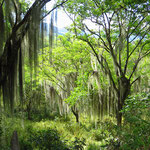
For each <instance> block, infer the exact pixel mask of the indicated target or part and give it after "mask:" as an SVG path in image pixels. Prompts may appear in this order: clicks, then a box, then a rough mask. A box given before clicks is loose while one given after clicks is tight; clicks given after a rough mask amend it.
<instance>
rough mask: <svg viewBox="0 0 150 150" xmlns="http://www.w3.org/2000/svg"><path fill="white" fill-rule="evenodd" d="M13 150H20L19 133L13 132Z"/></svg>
mask: <svg viewBox="0 0 150 150" xmlns="http://www.w3.org/2000/svg"><path fill="white" fill-rule="evenodd" d="M11 150H20V147H19V141H18V135H17V131H14V132H13V135H12V138H11Z"/></svg>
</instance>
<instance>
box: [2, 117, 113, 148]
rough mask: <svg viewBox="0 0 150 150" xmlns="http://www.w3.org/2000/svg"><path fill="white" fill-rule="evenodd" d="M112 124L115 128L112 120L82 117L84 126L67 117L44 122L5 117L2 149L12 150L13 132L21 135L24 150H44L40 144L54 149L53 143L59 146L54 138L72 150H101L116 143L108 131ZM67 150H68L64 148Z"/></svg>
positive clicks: (19, 137)
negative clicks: (108, 143) (94, 120)
mask: <svg viewBox="0 0 150 150" xmlns="http://www.w3.org/2000/svg"><path fill="white" fill-rule="evenodd" d="M110 124H111V126H112V125H115V124H114V123H113V120H112V119H111V118H106V119H104V121H103V122H100V121H99V122H92V121H90V120H89V119H87V118H86V117H81V118H80V123H76V122H75V118H74V117H73V116H72V115H70V116H67V117H65V116H63V117H60V116H59V117H56V116H55V117H53V118H51V119H42V120H40V121H39V120H38V121H37V120H32V121H31V120H27V119H21V118H20V117H13V118H11V117H10V118H9V117H4V116H3V119H2V121H1V131H2V133H1V144H2V145H3V146H2V147H3V148H2V149H5V150H6V149H9V147H10V141H11V137H12V134H13V131H17V133H18V139H19V143H20V147H21V149H28V150H30V149H40V148H39V147H38V146H37V145H38V144H41V145H42V144H43V145H44V146H45V148H47V147H48V146H50V144H49V143H50V142H52V143H51V144H54V145H55V144H56V143H55V141H52V136H54V137H55V138H56V141H61V142H62V143H63V144H64V145H69V149H76V150H79V149H81V150H82V149H85V150H99V149H100V147H101V149H105V148H104V147H105V146H106V145H107V142H109V141H110V140H111V139H112V137H111V134H110V133H109V131H108V130H106V128H107V129H108V126H109V127H110ZM106 126H107V127H106ZM110 128H113V127H110ZM56 132H57V133H56ZM48 138H50V140H51V141H50V140H48ZM45 139H46V140H47V141H45ZM62 143H61V146H62ZM59 144H60V143H59ZM46 145H47V147H46ZM36 146H37V147H38V148H37V147H36ZM61 146H59V147H61ZM62 147H63V146H62ZM70 147H71V148H70ZM43 149H44V148H43ZM58 149H59V148H58ZM60 149H61V148H60ZM52 150H57V148H56V147H54V148H53V149H52ZM62 150H63V148H62ZM64 150H67V149H65V148H64Z"/></svg>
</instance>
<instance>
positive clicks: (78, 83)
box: [39, 33, 92, 122]
mask: <svg viewBox="0 0 150 150" xmlns="http://www.w3.org/2000/svg"><path fill="white" fill-rule="evenodd" d="M88 49H89V46H88V45H87V44H86V43H85V42H83V41H81V40H77V39H75V37H74V36H72V35H70V34H69V33H66V34H65V35H63V36H58V41H57V47H56V48H54V49H53V53H52V55H51V63H50V62H49V48H48V47H45V48H44V53H43V55H41V57H40V59H39V64H40V65H39V66H40V75H41V79H42V80H44V82H46V83H47V84H48V85H49V89H48V88H47V91H48V92H47V95H49V96H47V97H48V98H47V99H48V101H49V103H50V104H51V103H52V105H51V106H49V107H51V109H53V108H52V107H53V106H54V105H55V104H56V103H57V105H56V106H57V109H58V107H59V112H60V114H61V115H62V114H63V113H64V112H65V110H64V109H65V107H66V105H65V104H64V102H63V101H65V102H66V103H67V104H69V106H70V108H71V111H72V113H73V114H74V115H75V117H76V122H79V113H80V112H81V110H82V108H83V105H81V103H82V102H81V101H85V97H87V96H86V95H87V93H88V88H87V81H88V77H89V74H91V70H92V69H91V65H90V53H89V51H88ZM49 91H50V92H49ZM48 93H50V94H48ZM58 96H59V100H58V98H57V97H58ZM65 113H66V112H65Z"/></svg>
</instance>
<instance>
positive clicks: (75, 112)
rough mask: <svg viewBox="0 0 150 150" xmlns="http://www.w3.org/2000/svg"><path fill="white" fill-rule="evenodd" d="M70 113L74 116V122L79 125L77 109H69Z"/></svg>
mask: <svg viewBox="0 0 150 150" xmlns="http://www.w3.org/2000/svg"><path fill="white" fill-rule="evenodd" d="M71 111H72V113H73V114H74V116H75V118H76V122H77V123H79V111H78V110H77V109H75V107H74V108H73V107H71Z"/></svg>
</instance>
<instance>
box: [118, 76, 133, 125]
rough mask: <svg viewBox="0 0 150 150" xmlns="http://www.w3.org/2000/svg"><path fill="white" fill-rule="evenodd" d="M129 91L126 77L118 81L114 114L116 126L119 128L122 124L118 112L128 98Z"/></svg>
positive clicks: (129, 86)
mask: <svg viewBox="0 0 150 150" xmlns="http://www.w3.org/2000/svg"><path fill="white" fill-rule="evenodd" d="M130 90H131V84H130V80H129V79H127V78H126V77H122V78H121V79H120V85H119V90H118V93H117V95H118V106H117V112H116V118H117V125H118V126H121V124H122V113H121V112H120V111H121V110H122V108H123V106H124V103H125V100H126V98H127V97H128V95H129V93H130Z"/></svg>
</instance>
